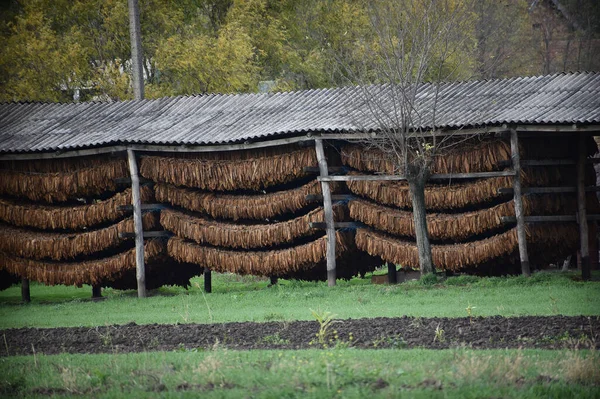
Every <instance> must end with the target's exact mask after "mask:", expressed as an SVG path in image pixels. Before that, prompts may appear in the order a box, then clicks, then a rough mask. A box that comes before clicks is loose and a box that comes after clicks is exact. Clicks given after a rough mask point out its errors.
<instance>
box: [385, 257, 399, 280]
mask: <svg viewBox="0 0 600 399" xmlns="http://www.w3.org/2000/svg"><path fill="white" fill-rule="evenodd" d="M387 268H388V283H389V284H398V275H397V274H396V273H397V271H396V264H395V263H394V262H387Z"/></svg>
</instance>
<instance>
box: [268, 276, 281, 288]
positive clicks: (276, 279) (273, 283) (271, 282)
mask: <svg viewBox="0 0 600 399" xmlns="http://www.w3.org/2000/svg"><path fill="white" fill-rule="evenodd" d="M270 280H271V281H270V284H269V286H273V285H275V284H277V282H278V281H279V279H278V278H277V277H275V276H271V277H270Z"/></svg>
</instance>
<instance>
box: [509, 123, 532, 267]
mask: <svg viewBox="0 0 600 399" xmlns="http://www.w3.org/2000/svg"><path fill="white" fill-rule="evenodd" d="M510 150H511V158H512V164H513V170H514V172H515V175H514V177H513V190H514V202H515V217H516V219H517V241H518V242H519V257H520V259H521V273H523V275H524V276H530V275H531V270H530V268H529V255H528V254H527V233H526V232H525V219H524V216H525V215H524V214H523V199H522V197H521V159H520V156H519V138H518V137H517V131H516V130H514V129H512V130H511V131H510Z"/></svg>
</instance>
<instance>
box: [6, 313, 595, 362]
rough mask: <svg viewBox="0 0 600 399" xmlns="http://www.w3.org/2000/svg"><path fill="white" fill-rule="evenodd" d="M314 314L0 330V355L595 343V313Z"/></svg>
mask: <svg viewBox="0 0 600 399" xmlns="http://www.w3.org/2000/svg"><path fill="white" fill-rule="evenodd" d="M318 331H319V323H317V322H316V321H281V322H267V323H253V322H243V323H221V324H178V325H165V324H150V325H137V324H134V323H130V324H126V325H114V326H103V327H61V328H16V329H7V330H0V335H2V342H0V348H1V350H0V356H13V355H28V354H32V353H33V351H34V350H35V352H36V353H45V354H57V353H65V352H66V353H127V352H143V351H172V350H194V349H197V350H205V349H211V348H215V347H220V348H229V349H241V350H247V349H308V348H321V347H323V346H324V345H323V344H325V345H327V346H328V347H334V346H341V347H347V346H352V347H358V348H418V347H422V348H432V349H445V348H455V347H463V346H464V347H469V348H476V349H492V348H547V349H560V348H575V347H580V348H591V347H595V348H600V317H598V316H591V317H586V316H575V317H571V316H549V317H542V316H527V317H509V318H505V317H500V316H494V317H485V318H483V317H476V318H473V319H469V318H435V317H434V318H415V317H400V318H374V319H348V320H336V321H335V322H334V323H333V324H331V325H330V327H329V328H328V329H327V330H326V331H325V333H324V334H321V336H322V338H323V339H322V340H321V341H319V337H318V335H317V333H318Z"/></svg>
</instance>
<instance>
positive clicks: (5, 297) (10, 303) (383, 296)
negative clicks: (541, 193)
mask: <svg viewBox="0 0 600 399" xmlns="http://www.w3.org/2000/svg"><path fill="white" fill-rule="evenodd" d="M574 278H576V275H575V274H573V273H572V274H566V275H565V274H560V273H536V274H534V275H533V276H532V277H531V278H529V279H526V278H523V277H510V278H477V277H453V278H449V279H447V280H445V281H443V282H442V283H441V284H435V285H423V284H422V283H419V282H408V283H404V284H399V285H396V286H388V285H373V284H371V282H370V280H369V279H353V280H350V281H340V282H339V283H338V285H337V286H336V287H333V288H329V287H327V285H326V284H325V283H308V282H298V281H282V282H281V283H280V284H278V285H276V286H273V287H267V285H268V281H267V280H264V279H258V278H254V277H239V276H235V275H214V276H213V293H211V294H204V292H203V290H202V289H201V288H200V287H202V286H203V281H202V278H201V277H200V278H196V279H193V280H192V283H193V284H192V288H190V289H189V290H187V291H186V290H185V289H182V288H179V287H165V288H161V289H159V290H157V291H155V292H153V293H152V296H151V297H149V298H146V299H141V300H140V299H138V298H137V296H136V292H135V291H116V290H110V289H109V290H105V291H104V294H103V295H104V296H105V298H106V299H105V300H103V301H98V302H93V301H91V300H90V299H89V298H90V296H91V288H90V287H83V288H75V287H63V286H58V287H45V286H42V285H37V284H32V287H31V295H32V303H31V304H28V305H22V304H21V303H20V300H21V296H20V290H19V287H12V288H10V289H8V290H5V291H2V292H0V328H13V327H24V326H28V327H58V326H64V327H66V326H98V325H107V324H126V323H129V322H135V323H137V324H150V323H165V324H174V323H221V322H229V321H258V322H261V321H273V320H308V319H312V314H311V311H310V310H311V309H320V310H322V311H329V312H332V313H335V314H336V315H337V317H338V318H340V319H347V318H361V317H378V316H386V317H398V316H403V315H407V316H418V317H433V316H440V317H442V316H443V317H465V316H467V312H466V308H467V307H468V306H469V305H471V307H473V308H474V309H473V314H474V315H475V316H492V315H501V316H523V315H556V314H563V315H586V316H588V315H600V282H599V281H592V282H586V283H584V282H581V281H575V280H574ZM595 278H598V275H597V274H595Z"/></svg>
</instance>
